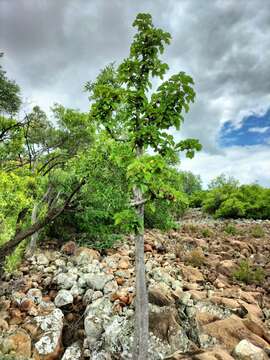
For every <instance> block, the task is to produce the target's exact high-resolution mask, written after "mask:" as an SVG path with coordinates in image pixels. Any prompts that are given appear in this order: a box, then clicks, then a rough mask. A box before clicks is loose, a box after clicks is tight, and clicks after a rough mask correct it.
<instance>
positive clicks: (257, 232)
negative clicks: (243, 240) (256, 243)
mask: <svg viewBox="0 0 270 360" xmlns="http://www.w3.org/2000/svg"><path fill="white" fill-rule="evenodd" d="M251 235H252V236H253V237H255V238H262V237H264V235H265V233H264V229H263V228H262V227H261V226H260V225H255V226H253V227H252V229H251Z"/></svg>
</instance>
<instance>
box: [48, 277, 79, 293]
mask: <svg viewBox="0 0 270 360" xmlns="http://www.w3.org/2000/svg"><path fill="white" fill-rule="evenodd" d="M77 278H78V275H76V274H70V273H60V274H58V275H57V276H56V277H55V279H54V281H55V282H56V284H57V285H58V286H59V287H60V288H61V289H66V290H68V289H71V288H72V286H74V285H75V284H76V281H77Z"/></svg>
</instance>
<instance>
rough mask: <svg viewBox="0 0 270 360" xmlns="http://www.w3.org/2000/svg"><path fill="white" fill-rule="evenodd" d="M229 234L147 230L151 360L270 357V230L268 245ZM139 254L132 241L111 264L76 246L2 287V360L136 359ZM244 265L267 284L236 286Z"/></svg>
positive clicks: (30, 262) (32, 264) (39, 261)
mask: <svg viewBox="0 0 270 360" xmlns="http://www.w3.org/2000/svg"><path fill="white" fill-rule="evenodd" d="M203 226H204V225H203ZM221 226H222V225H220V227H219V225H216V224H215V225H213V226H212V228H211V227H210V228H209V229H210V230H209V232H208V233H207V234H206V232H203V230H204V227H203V228H200V229H199V230H198V228H196V229H194V228H192V227H188V226H186V227H185V226H183V227H182V228H181V230H179V231H171V232H169V233H167V234H162V233H160V232H158V231H149V232H147V234H146V237H145V238H146V247H145V260H146V270H147V279H148V288H149V304H150V318H149V322H150V334H151V336H150V349H149V359H150V360H158V359H168V360H169V359H170V360H178V359H198V360H204V359H207V360H212V359H213V360H227V359H228V360H229V359H239V360H263V359H267V356H268V355H267V354H269V353H270V331H269V328H270V307H269V304H270V297H269V292H268V285H269V281H270V260H269V254H270V243H269V239H270V237H269V234H270V227H269V224H268V223H267V224H263V226H264V229H265V236H264V238H261V239H258V238H252V237H250V236H249V232H248V230H247V229H246V231H245V233H243V234H242V235H241V236H240V235H237V236H228V235H227V234H223V235H222V229H221ZM239 226H240V227H241V225H239ZM245 226H247V225H245ZM202 233H204V234H205V235H207V236H202ZM209 234H210V235H209ZM133 254H134V246H133V244H132V241H131V240H127V241H126V243H125V244H124V245H123V244H122V245H119V247H118V248H116V249H111V250H107V252H106V255H103V256H101V254H100V253H99V252H98V251H95V250H93V249H89V248H77V247H76V244H74V243H72V242H69V243H67V244H65V245H64V246H63V247H62V249H61V251H43V252H39V253H36V254H35V255H34V256H32V257H31V258H29V259H27V260H25V261H24V263H23V264H22V265H21V267H20V269H18V271H17V272H16V273H15V274H13V275H12V276H11V275H7V276H6V278H4V279H3V281H2V286H1V294H0V295H1V297H0V334H1V335H0V354H2V355H1V356H2V357H1V356H0V357H1V359H11V358H12V356H15V358H16V359H32V360H41V359H42V360H53V359H64V360H71V359H72V360H76V359H78V360H79V359H92V360H102V359H104V360H106V359H107V360H109V359H129V358H131V348H132V340H133V319H134V297H135V289H134V286H135V282H134V280H135V279H134V258H133ZM242 258H248V259H250V261H253V263H254V264H260V266H262V268H263V269H264V271H265V280H264V282H263V284H260V285H258V284H248V285H246V284H244V283H238V282H236V281H235V280H234V279H233V277H232V273H233V271H234V269H235V268H236V267H237V264H238V263H239V261H240V259H242Z"/></svg>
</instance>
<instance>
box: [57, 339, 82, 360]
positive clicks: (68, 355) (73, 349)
mask: <svg viewBox="0 0 270 360" xmlns="http://www.w3.org/2000/svg"><path fill="white" fill-rule="evenodd" d="M81 355H82V351H81V347H80V344H79V343H78V342H76V343H74V344H72V345H71V346H69V347H68V348H66V351H65V353H64V355H63V357H62V360H80V359H81Z"/></svg>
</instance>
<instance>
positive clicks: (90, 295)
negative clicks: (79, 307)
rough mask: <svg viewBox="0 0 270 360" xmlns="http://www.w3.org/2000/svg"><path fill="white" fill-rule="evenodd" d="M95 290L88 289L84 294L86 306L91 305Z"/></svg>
mask: <svg viewBox="0 0 270 360" xmlns="http://www.w3.org/2000/svg"><path fill="white" fill-rule="evenodd" d="M94 292H95V291H94V290H93V289H88V290H87V291H86V293H85V294H84V297H83V303H84V305H89V304H90V303H91V301H92V299H93V294H94Z"/></svg>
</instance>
